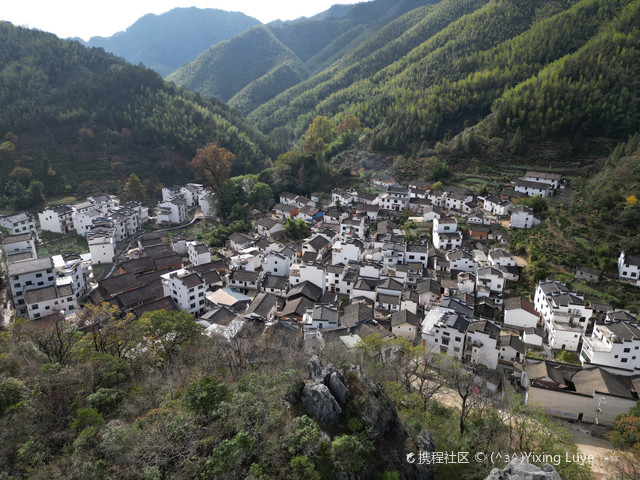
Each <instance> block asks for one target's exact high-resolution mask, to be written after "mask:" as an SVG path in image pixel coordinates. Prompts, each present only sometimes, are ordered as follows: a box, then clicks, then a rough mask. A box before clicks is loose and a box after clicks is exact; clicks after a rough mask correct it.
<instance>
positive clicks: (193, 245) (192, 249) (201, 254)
mask: <svg viewBox="0 0 640 480" xmlns="http://www.w3.org/2000/svg"><path fill="white" fill-rule="evenodd" d="M187 253H188V254H189V262H191V265H203V264H205V263H210V262H211V251H210V250H209V247H208V246H207V244H206V243H204V242H187Z"/></svg>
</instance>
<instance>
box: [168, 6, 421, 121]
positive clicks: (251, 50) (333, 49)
mask: <svg viewBox="0 0 640 480" xmlns="http://www.w3.org/2000/svg"><path fill="white" fill-rule="evenodd" d="M425 3H431V2H430V1H427V0H375V1H373V2H364V3H361V4H356V5H355V6H349V7H348V8H346V7H345V8H339V9H335V10H334V11H333V13H331V14H329V13H327V14H326V15H318V16H316V17H312V18H310V19H300V20H297V21H292V22H276V23H273V24H270V25H267V26H265V27H262V28H261V29H251V30H250V31H247V32H244V33H243V34H240V35H237V36H236V37H234V38H232V39H230V40H229V41H228V42H223V43H219V44H216V45H214V46H213V47H212V48H210V49H209V50H208V51H206V52H203V53H202V54H201V55H200V56H198V58H197V59H196V60H195V61H194V62H192V63H190V64H188V65H185V66H183V67H181V68H179V69H178V70H176V71H175V72H174V73H172V74H171V75H169V76H168V79H169V80H170V81H173V82H175V83H176V84H178V85H180V86H184V87H185V88H188V89H190V90H192V91H195V92H198V93H201V94H203V95H206V96H214V97H216V98H219V99H221V100H224V101H229V103H230V105H231V106H233V107H236V108H238V109H239V110H240V111H241V112H243V113H245V114H246V113H249V112H251V111H252V110H254V109H255V108H256V107H258V106H259V105H261V104H262V103H265V102H267V101H268V100H270V99H271V98H273V97H274V96H276V95H277V94H278V93H280V92H282V91H284V90H286V89H287V88H289V87H291V86H294V85H296V84H298V83H299V82H301V81H302V80H304V79H305V78H307V77H308V76H309V74H312V73H315V72H317V71H319V70H320V69H321V68H324V67H326V66H328V65H330V64H331V63H333V62H334V61H336V60H339V59H340V58H342V57H343V56H344V55H346V54H347V53H348V52H350V51H351V50H353V49H354V48H356V47H357V46H358V45H360V44H361V43H362V42H363V41H365V40H366V39H367V38H368V37H369V36H371V35H372V34H374V33H375V32H376V31H377V30H378V29H379V28H381V27H383V26H384V25H386V24H387V23H389V22H391V21H393V20H394V19H396V18H397V17H399V16H401V15H403V14H405V13H406V12H409V11H411V10H413V9H415V8H416V7H419V6H421V5H424V4H425ZM267 32H268V33H269V34H270V35H271V36H268V35H267Z"/></svg>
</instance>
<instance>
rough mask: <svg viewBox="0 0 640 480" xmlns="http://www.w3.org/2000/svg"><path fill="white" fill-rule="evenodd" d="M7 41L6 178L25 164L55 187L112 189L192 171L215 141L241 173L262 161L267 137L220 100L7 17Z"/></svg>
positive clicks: (1, 153)
mask: <svg viewBox="0 0 640 480" xmlns="http://www.w3.org/2000/svg"><path fill="white" fill-rule="evenodd" d="M0 43H1V44H2V46H3V48H2V49H1V50H0V140H1V141H0V143H1V144H2V145H1V146H0V176H1V177H2V178H5V179H6V178H8V177H9V175H10V172H12V170H13V169H14V167H16V166H20V167H23V168H27V169H30V170H31V173H32V174H33V176H34V179H37V180H39V181H42V182H43V183H44V185H45V188H46V190H47V192H48V193H50V194H51V193H53V194H61V193H64V192H67V191H69V192H75V191H76V189H77V187H78V185H80V184H82V183H83V182H85V181H88V182H95V184H96V185H99V186H100V189H105V188H108V185H109V182H113V185H115V182H116V181H117V180H118V179H120V178H121V177H123V176H124V175H125V173H126V174H127V175H128V174H129V173H131V171H133V172H135V173H137V174H138V175H139V176H140V178H143V179H149V180H153V181H154V182H155V181H167V182H173V181H177V180H180V179H187V178H190V172H189V171H188V169H186V168H185V161H188V160H191V159H192V158H193V155H194V154H195V151H196V149H197V148H199V147H201V146H204V145H205V144H206V143H208V142H214V141H215V142H218V144H219V145H220V146H223V147H225V148H227V149H229V150H230V151H232V152H233V153H234V154H235V155H236V163H235V164H234V165H233V170H234V173H237V174H241V173H246V172H248V171H259V170H260V169H261V168H262V167H263V159H264V157H265V155H266V154H267V153H269V143H268V141H267V139H266V138H265V137H264V136H263V135H262V134H261V133H259V132H258V131H257V129H255V128H254V127H251V126H250V125H249V124H248V123H247V122H246V121H245V120H243V119H242V117H240V116H239V115H238V114H237V113H235V112H234V111H233V110H231V109H229V108H228V107H227V106H226V105H224V104H223V103H221V102H219V101H217V100H204V99H202V98H200V97H199V96H198V95H194V94H191V93H188V92H186V91H184V90H182V89H179V88H176V87H175V86H171V85H169V84H166V83H165V82H164V81H163V80H162V78H161V77H160V76H159V75H158V74H157V73H155V72H153V71H151V70H147V69H145V68H142V67H136V66H133V65H131V64H128V63H126V62H125V61H123V60H121V59H119V58H116V57H114V56H112V55H109V54H106V53H105V52H104V51H103V50H101V49H88V48H86V47H84V46H82V45H80V44H79V43H77V42H70V41H64V40H60V39H58V38H57V37H55V36H53V35H50V34H46V33H42V32H39V31H32V30H26V29H23V28H17V27H14V26H12V25H11V24H9V23H1V24H0ZM123 178H124V177H123Z"/></svg>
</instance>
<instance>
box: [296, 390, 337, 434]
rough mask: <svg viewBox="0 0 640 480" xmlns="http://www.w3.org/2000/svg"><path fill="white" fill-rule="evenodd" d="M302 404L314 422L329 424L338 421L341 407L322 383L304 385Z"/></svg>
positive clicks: (335, 423) (334, 423)
mask: <svg viewBox="0 0 640 480" xmlns="http://www.w3.org/2000/svg"><path fill="white" fill-rule="evenodd" d="M302 404H303V405H304V407H305V408H306V409H307V413H308V414H309V416H310V417H311V418H312V419H314V420H315V421H316V422H318V423H327V424H330V425H337V424H338V423H340V415H342V408H341V407H340V405H339V404H338V402H337V401H336V399H335V398H334V396H333V395H332V394H331V391H330V390H329V387H327V386H326V385H325V384H324V383H314V384H312V385H305V387H304V390H303V391H302Z"/></svg>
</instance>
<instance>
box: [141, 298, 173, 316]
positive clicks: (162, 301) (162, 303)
mask: <svg viewBox="0 0 640 480" xmlns="http://www.w3.org/2000/svg"><path fill="white" fill-rule="evenodd" d="M156 310H165V311H167V312H169V311H175V310H178V307H176V304H175V303H173V300H172V299H171V297H163V298H159V299H158V300H154V301H153V302H149V303H145V304H144V305H140V306H139V307H136V308H134V309H133V310H132V311H133V313H134V314H135V315H136V316H137V317H141V316H142V315H144V314H145V313H147V312H155V311H156Z"/></svg>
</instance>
